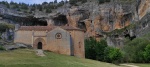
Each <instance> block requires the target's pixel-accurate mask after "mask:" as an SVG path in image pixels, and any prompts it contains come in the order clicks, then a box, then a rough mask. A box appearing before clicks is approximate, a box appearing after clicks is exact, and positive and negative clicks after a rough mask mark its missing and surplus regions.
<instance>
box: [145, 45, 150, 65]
mask: <svg viewBox="0 0 150 67" xmlns="http://www.w3.org/2000/svg"><path fill="white" fill-rule="evenodd" d="M144 59H145V61H146V62H147V63H149V62H150V44H149V45H147V46H146V48H145V51H144Z"/></svg>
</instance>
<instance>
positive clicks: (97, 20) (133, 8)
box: [0, 0, 150, 45]
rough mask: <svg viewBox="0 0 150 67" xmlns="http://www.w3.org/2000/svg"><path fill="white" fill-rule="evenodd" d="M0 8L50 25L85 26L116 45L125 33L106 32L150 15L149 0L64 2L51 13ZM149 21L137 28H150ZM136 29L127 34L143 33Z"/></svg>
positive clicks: (7, 13) (3, 11)
mask: <svg viewBox="0 0 150 67" xmlns="http://www.w3.org/2000/svg"><path fill="white" fill-rule="evenodd" d="M0 12H1V14H3V15H11V16H13V17H14V16H15V17H16V16H17V17H28V18H26V19H31V20H35V19H38V20H42V21H43V20H44V22H47V25H49V26H50V25H57V26H64V25H66V24H68V25H71V26H73V27H78V28H82V29H85V30H86V37H99V38H100V37H104V36H105V37H108V41H109V43H110V44H112V45H113V43H112V42H114V44H116V43H119V42H121V43H120V44H122V38H123V37H124V36H123V35H124V34H114V33H113V34H112V35H113V36H106V35H107V34H106V33H109V32H112V31H114V30H116V29H122V28H125V27H127V26H129V25H130V24H132V23H135V24H136V23H137V22H139V21H140V22H142V25H145V23H143V21H144V18H146V17H148V16H146V15H147V14H148V12H150V0H136V1H135V2H123V3H122V2H119V1H117V0H115V1H111V2H107V3H103V4H99V3H98V2H97V0H88V2H86V3H84V4H79V6H71V5H70V4H65V5H64V6H62V7H59V8H58V9H55V10H53V11H52V13H49V14H46V13H43V12H40V11H36V12H35V14H24V13H20V12H13V10H9V9H7V8H1V7H0ZM29 16H30V17H29ZM31 17H32V18H31ZM146 20H148V19H146ZM21 22H22V21H21ZM35 22H39V21H35ZM39 23H43V22H39ZM35 24H37V23H35ZM148 24H149V23H147V24H146V25H145V27H143V26H138V27H137V28H139V29H142V28H149V27H148V26H149V25H148ZM24 25H27V24H24ZM39 25H40V24H39ZM44 25H46V24H44ZM133 31H134V32H133ZM131 33H132V34H131ZM136 33H140V32H139V31H136V32H135V30H133V29H132V31H130V30H128V33H127V34H130V36H134V35H136V36H140V34H136ZM118 35H119V36H118ZM116 36H117V37H116ZM118 37H119V38H118ZM118 41H119V42H118Z"/></svg>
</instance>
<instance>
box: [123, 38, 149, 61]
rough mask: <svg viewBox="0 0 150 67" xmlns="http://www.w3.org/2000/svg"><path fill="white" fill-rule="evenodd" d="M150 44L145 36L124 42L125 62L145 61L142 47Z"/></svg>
mask: <svg viewBox="0 0 150 67" xmlns="http://www.w3.org/2000/svg"><path fill="white" fill-rule="evenodd" d="M148 44H150V41H149V40H147V39H145V38H136V39H134V40H132V41H130V40H128V41H127V42H125V46H124V48H123V52H124V61H125V62H145V61H144V55H143V52H144V49H145V47H146V46H147V45H148Z"/></svg>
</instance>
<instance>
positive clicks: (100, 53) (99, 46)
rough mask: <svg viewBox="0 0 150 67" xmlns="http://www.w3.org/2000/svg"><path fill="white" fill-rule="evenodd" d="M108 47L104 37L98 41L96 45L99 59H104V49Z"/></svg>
mask: <svg viewBox="0 0 150 67" xmlns="http://www.w3.org/2000/svg"><path fill="white" fill-rule="evenodd" d="M106 47H107V42H106V40H104V39H102V40H101V41H100V42H97V44H96V46H95V50H96V59H97V60H99V61H104V50H105V48H106Z"/></svg>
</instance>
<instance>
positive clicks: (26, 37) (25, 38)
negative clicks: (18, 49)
mask: <svg viewBox="0 0 150 67" xmlns="http://www.w3.org/2000/svg"><path fill="white" fill-rule="evenodd" d="M14 43H25V44H28V45H32V31H23V30H22V31H21V30H20V31H16V32H15V36H14Z"/></svg>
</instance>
